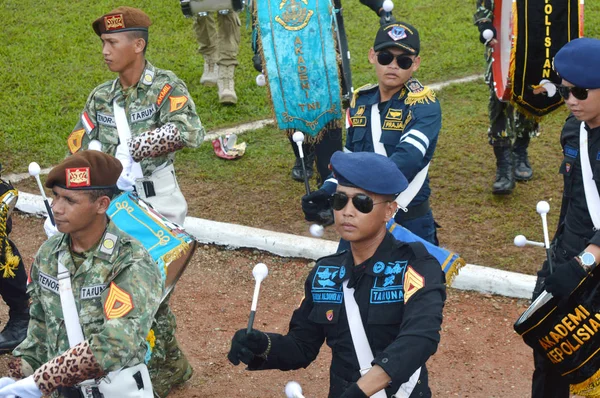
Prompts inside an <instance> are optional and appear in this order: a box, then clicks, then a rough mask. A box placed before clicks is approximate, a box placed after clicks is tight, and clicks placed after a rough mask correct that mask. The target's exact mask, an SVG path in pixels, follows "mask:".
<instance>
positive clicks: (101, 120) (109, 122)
mask: <svg viewBox="0 0 600 398" xmlns="http://www.w3.org/2000/svg"><path fill="white" fill-rule="evenodd" d="M96 121H97V122H98V124H101V125H103V126H109V127H117V123H116V122H115V118H114V117H113V115H106V114H104V113H96Z"/></svg>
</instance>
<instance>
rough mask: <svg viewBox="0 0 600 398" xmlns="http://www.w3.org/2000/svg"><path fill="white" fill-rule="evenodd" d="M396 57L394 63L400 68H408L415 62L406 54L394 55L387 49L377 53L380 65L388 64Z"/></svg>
mask: <svg viewBox="0 0 600 398" xmlns="http://www.w3.org/2000/svg"><path fill="white" fill-rule="evenodd" d="M394 58H396V63H397V64H398V66H399V67H400V69H404V70H408V69H410V67H411V66H412V65H413V63H414V62H415V60H414V59H412V58H411V57H410V56H408V55H406V54H400V55H394V54H392V53H390V52H387V51H380V52H378V53H377V62H378V63H379V64H380V65H389V64H391V63H392V61H393V60H394Z"/></svg>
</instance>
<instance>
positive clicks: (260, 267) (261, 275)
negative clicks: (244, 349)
mask: <svg viewBox="0 0 600 398" xmlns="http://www.w3.org/2000/svg"><path fill="white" fill-rule="evenodd" d="M268 274H269V269H268V268H267V266H266V265H265V264H263V263H258V264H256V265H255V266H254V269H252V276H254V280H255V281H256V283H255V284H254V295H253V296H252V306H251V307H250V318H249V319H248V329H247V330H246V332H247V333H250V331H251V330H252V325H253V324H254V316H255V315H256V306H257V305H258V293H259V292H260V284H261V282H262V281H263V280H264V279H265V278H266V277H267V275H268Z"/></svg>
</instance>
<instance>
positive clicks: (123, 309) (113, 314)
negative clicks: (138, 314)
mask: <svg viewBox="0 0 600 398" xmlns="http://www.w3.org/2000/svg"><path fill="white" fill-rule="evenodd" d="M133 308H134V306H133V299H132V298H131V294H129V293H127V292H126V291H125V290H123V289H121V288H120V287H119V286H117V285H116V284H115V283H114V282H111V283H110V287H109V291H108V296H107V297H106V301H105V302H104V315H105V316H106V319H108V320H110V319H117V318H122V317H124V316H125V315H127V314H128V313H129V312H130V311H131V310H132V309H133Z"/></svg>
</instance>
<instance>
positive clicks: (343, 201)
mask: <svg viewBox="0 0 600 398" xmlns="http://www.w3.org/2000/svg"><path fill="white" fill-rule="evenodd" d="M329 200H330V202H331V207H332V208H333V210H337V211H339V210H342V209H343V208H344V207H346V205H347V204H348V201H349V200H350V197H349V196H348V195H346V194H345V193H344V192H336V193H334V194H333V195H331V197H330V198H329ZM387 202H389V200H384V201H382V202H377V203H373V199H372V198H371V197H370V196H368V195H365V194H364V193H359V194H357V195H354V196H353V197H352V205H353V206H354V208H355V209H356V210H358V211H360V212H361V213H365V214H367V213H370V212H371V210H373V206H375V205H378V204H381V203H387Z"/></svg>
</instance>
